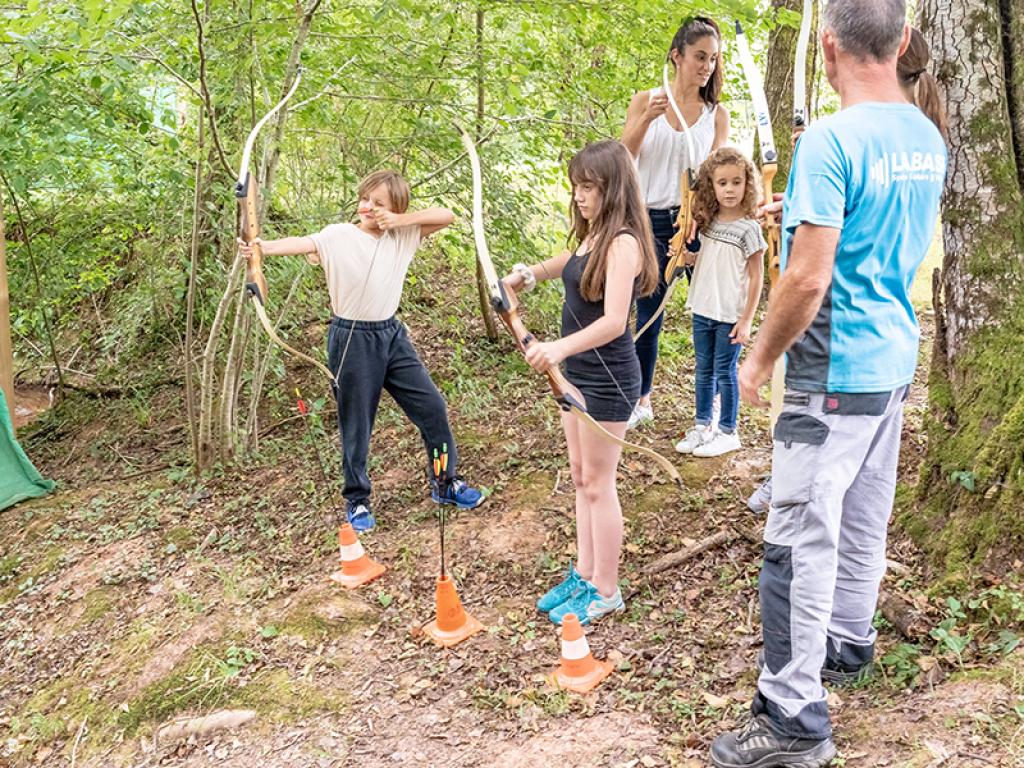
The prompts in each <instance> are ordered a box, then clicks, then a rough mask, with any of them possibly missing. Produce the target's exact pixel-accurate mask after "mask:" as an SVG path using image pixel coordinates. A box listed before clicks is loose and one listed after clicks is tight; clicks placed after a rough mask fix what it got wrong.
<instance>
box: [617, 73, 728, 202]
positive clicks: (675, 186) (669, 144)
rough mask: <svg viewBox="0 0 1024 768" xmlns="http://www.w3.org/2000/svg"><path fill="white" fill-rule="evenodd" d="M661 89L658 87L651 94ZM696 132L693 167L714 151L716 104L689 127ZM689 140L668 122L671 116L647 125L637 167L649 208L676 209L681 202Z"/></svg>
mask: <svg viewBox="0 0 1024 768" xmlns="http://www.w3.org/2000/svg"><path fill="white" fill-rule="evenodd" d="M656 91H657V92H660V91H661V89H660V88H655V89H654V90H653V91H651V93H654V92H656ZM690 130H691V131H692V132H693V149H694V152H695V154H696V158H695V159H694V161H693V166H694V167H700V164H701V163H703V162H704V161H705V160H706V159H707V156H708V155H710V154H711V145H712V144H714V142H715V107H714V106H712V105H710V104H708V105H707V106H705V107H704V111H703V112H702V113H701V116H700V117H699V118H697V122H696V123H694V124H693V125H691V126H690ZM688 155H689V143H688V142H687V140H686V136H685V135H683V132H682V131H677V130H676V129H675V128H673V127H672V126H671V125H669V122H668V118H666V117H665V115H660V116H658V117H657V118H655V119H654V121H653V122H652V123H651V124H650V125H649V126H647V133H645V134H644V140H643V141H642V142H641V143H640V153H639V154H638V155H637V158H636V170H637V174H638V176H639V180H640V194H642V195H643V196H644V203H645V204H646V205H647V207H648V208H660V209H664V208H675V207H676V206H677V205H679V176H680V175H681V174H682V172H683V171H684V170H686V169H687V168H689V167H690V158H689V156H688Z"/></svg>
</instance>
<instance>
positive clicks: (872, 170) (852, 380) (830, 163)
mask: <svg viewBox="0 0 1024 768" xmlns="http://www.w3.org/2000/svg"><path fill="white" fill-rule="evenodd" d="M945 175H946V146H945V144H944V143H943V141H942V137H941V135H940V134H939V131H938V130H937V129H936V128H935V125H934V124H933V123H932V122H931V121H930V120H929V119H928V118H927V117H925V116H924V114H923V113H922V112H921V111H920V110H919V109H918V108H917V107H915V106H913V105H911V104H899V103H881V102H870V103H864V104H857V105H855V106H852V107H849V108H847V109H844V110H842V111H840V112H838V113H836V114H834V115H831V116H829V117H826V118H824V119H822V120H818V121H816V122H815V123H814V124H812V125H811V126H810V127H809V128H808V129H807V131H805V132H804V134H803V135H802V136H801V137H800V140H799V141H798V142H797V145H796V151H795V152H794V155H793V167H792V169H791V171H790V175H789V184H788V186H787V187H786V196H785V201H784V203H783V217H782V255H781V264H782V268H783V269H785V267H786V261H787V259H788V256H789V251H790V248H791V247H792V243H793V236H794V234H795V232H796V229H797V227H799V226H800V225H801V224H803V223H807V224H815V225H818V226H823V227H835V228H836V229H840V230H842V232H841V234H840V237H839V245H838V247H837V249H836V257H835V266H834V267H833V270H832V284H831V285H830V286H829V289H828V291H827V292H826V294H825V298H824V300H823V301H822V305H821V308H820V309H819V310H818V314H817V316H816V317H815V318H814V321H813V322H812V323H811V325H810V327H809V328H808V329H807V331H806V333H804V335H803V336H801V337H800V338H799V339H798V340H797V341H796V343H795V344H793V346H792V347H790V348H789V350H788V351H787V353H786V386H787V387H789V388H791V389H798V390H803V391H810V392H888V391H891V390H893V389H896V388H897V387H901V386H903V385H905V384H909V383H910V382H911V381H912V380H913V378H914V369H915V367H916V365H917V347H918V338H919V336H920V333H919V330H918V325H917V318H916V317H915V316H914V308H913V306H912V305H911V303H910V285H911V283H912V282H913V280H914V274H915V273H916V272H917V268H918V266H919V265H920V264H921V261H922V259H924V257H925V254H926V253H927V252H928V247H929V245H930V244H931V241H932V236H933V234H934V232H935V220H936V217H937V216H938V212H939V198H940V196H941V194H942V186H943V181H944V179H945Z"/></svg>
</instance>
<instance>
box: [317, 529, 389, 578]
mask: <svg viewBox="0 0 1024 768" xmlns="http://www.w3.org/2000/svg"><path fill="white" fill-rule="evenodd" d="M338 549H339V550H340V551H341V570H340V571H336V572H335V573H332V574H331V579H332V580H333V581H336V582H338V583H339V584H341V585H342V586H343V587H347V588H348V589H355V588H356V587H359V586H362V585H363V584H365V583H366V582H368V581H373V580H374V579H376V578H377V577H378V576H380V575H381V574H382V573H384V571H386V570H387V568H385V567H384V566H383V565H381V564H380V563H377V562H374V561H373V560H371V559H370V558H369V557H367V555H366V552H365V551H364V550H363V545H362V544H360V543H359V539H358V538H356V532H355V530H354V529H353V528H352V524H351V523H345V524H344V525H342V526H341V528H339V529H338Z"/></svg>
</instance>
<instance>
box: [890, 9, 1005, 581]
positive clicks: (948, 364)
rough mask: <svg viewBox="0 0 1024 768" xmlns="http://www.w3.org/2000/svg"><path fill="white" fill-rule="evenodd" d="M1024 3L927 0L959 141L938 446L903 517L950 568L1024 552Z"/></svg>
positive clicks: (935, 433) (938, 360)
mask: <svg viewBox="0 0 1024 768" xmlns="http://www.w3.org/2000/svg"><path fill="white" fill-rule="evenodd" d="M1022 15H1024V0H985V1H984V2H979V1H978V0H925V2H923V4H922V6H921V8H920V19H919V26H920V28H921V30H922V32H923V33H924V35H925V38H926V40H927V41H928V44H929V46H930V47H931V51H932V58H933V67H934V70H933V71H934V72H935V73H936V76H937V78H938V80H939V82H940V85H941V87H942V88H943V90H944V91H945V97H946V98H945V102H946V106H947V110H948V113H949V131H950V133H949V144H950V154H949V168H948V172H947V177H946V190H945V197H944V202H943V228H942V236H943V244H944V246H945V257H944V260H943V266H942V272H941V276H940V277H939V280H938V285H937V286H936V288H937V289H940V291H941V293H940V295H937V298H938V299H940V301H938V302H937V304H936V307H935V309H936V329H937V332H936V338H935V344H934V350H933V358H932V371H931V378H930V382H929V395H930V406H931V410H930V422H929V446H928V455H927V459H926V466H925V470H926V471H924V472H922V475H921V484H920V487H919V501H920V502H921V503H920V504H919V506H918V508H917V509H915V510H914V511H912V512H910V513H907V514H905V515H904V523H905V524H906V525H907V527H908V529H909V530H910V531H911V532H912V533H914V534H915V535H916V538H918V540H919V541H921V543H922V544H923V545H924V546H925V547H926V548H927V549H928V550H929V551H931V552H932V554H933V555H934V557H935V559H936V560H937V561H941V562H942V563H943V564H944V567H945V568H946V569H947V570H958V569H960V568H962V567H964V566H966V565H969V564H972V563H980V562H985V561H989V562H994V561H996V560H1002V559H1004V558H1009V557H1013V556H1015V555H1016V554H1020V553H1021V552H1024V517H1022V516H1021V515H1020V513H1019V510H1020V504H1021V502H1022V500H1024V455H1022V452H1021V448H1020V446H1021V445H1022V444H1024V362H1022V357H1021V355H1020V354H1019V351H1020V339H1021V338H1022V337H1024V301H1022V298H1021V293H1022V288H1024V167H1022V164H1021V158H1022V139H1024V130H1022V126H1024V114H1022V110H1024V101H1022V89H1024V57H1022V47H1024V42H1022V37H1021V30H1022V27H1021V24H1022V22H1021V18H1022ZM937 294H939V291H938V290H937Z"/></svg>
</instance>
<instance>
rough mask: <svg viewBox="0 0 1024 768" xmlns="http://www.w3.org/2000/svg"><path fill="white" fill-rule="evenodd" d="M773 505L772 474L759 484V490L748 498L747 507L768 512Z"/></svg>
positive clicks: (754, 510)
mask: <svg viewBox="0 0 1024 768" xmlns="http://www.w3.org/2000/svg"><path fill="white" fill-rule="evenodd" d="M771 505H772V476H771V475H768V478H767V479H766V480H765V481H764V482H763V483H761V485H759V486H758V488H757V490H756V491H754V492H753V493H752V494H750V498H749V499H747V509H749V510H750V511H751V512H767V511H768V507H770V506H771Z"/></svg>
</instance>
